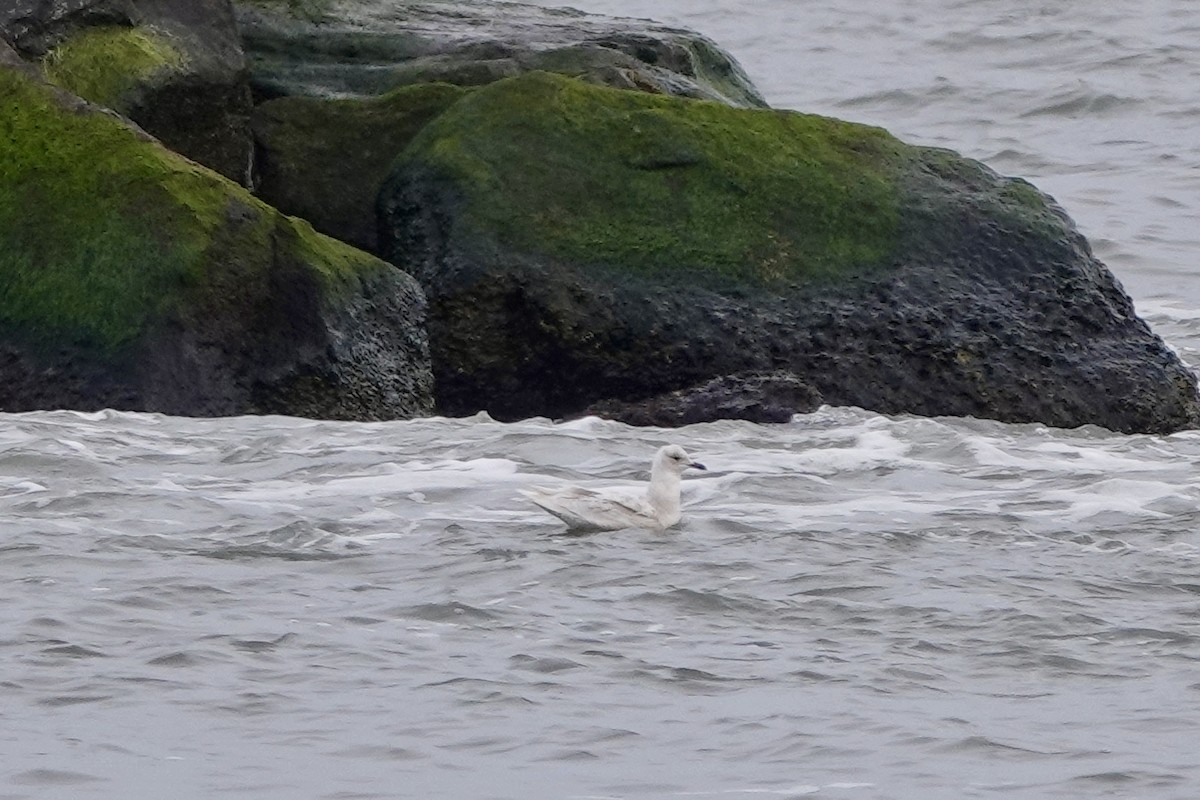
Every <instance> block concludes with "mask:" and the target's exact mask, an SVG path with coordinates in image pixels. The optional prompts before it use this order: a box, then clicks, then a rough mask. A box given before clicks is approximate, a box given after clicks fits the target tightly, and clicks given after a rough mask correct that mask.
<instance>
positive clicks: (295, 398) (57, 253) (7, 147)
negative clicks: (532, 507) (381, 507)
mask: <svg viewBox="0 0 1200 800" xmlns="http://www.w3.org/2000/svg"><path fill="white" fill-rule="evenodd" d="M0 98H2V99H0V242H3V243H4V246H3V248H0V369H2V370H3V374H4V381H3V389H2V390H0V409H3V410H5V411H16V410H26V409H33V408H47V407H71V408H101V407H105V406H111V407H116V408H125V409H135V410H151V411H162V412H167V413H177V414H198V415H211V414H239V413H252V412H275V413H293V414H305V415H312V416H327V417H335V418H356V419H377V418H393V417H402V416H412V415H415V414H420V413H424V412H426V411H427V410H428V408H429V400H430V397H429V364H428V352H427V343H426V342H425V339H424V333H423V330H422V321H423V318H422V315H423V312H424V300H423V297H422V295H421V292H420V290H419V289H418V288H417V287H416V286H415V284H413V282H412V281H411V280H409V279H407V278H406V277H404V276H403V275H401V274H400V273H398V272H397V271H396V270H395V269H394V268H392V267H391V266H389V265H388V264H385V263H384V262H381V261H379V260H378V259H375V258H374V257H372V256H369V255H367V254H366V253H363V252H361V251H358V250H355V249H353V248H351V247H349V246H347V245H344V244H341V243H340V242H337V241H334V240H332V239H329V238H327V237H324V236H322V235H320V234H318V233H316V232H315V231H313V230H312V228H311V227H310V226H309V225H308V224H307V223H306V222H303V221H301V220H298V219H294V218H289V217H285V216H283V215H281V214H280V213H278V212H277V211H275V210H274V209H272V208H271V207H269V206H267V205H265V204H264V203H262V202H261V201H259V200H257V199H255V198H254V197H252V196H251V195H249V193H247V192H246V191H245V190H243V189H240V188H239V187H237V186H236V185H235V184H233V183H231V182H230V181H228V180H226V179H224V178H222V177H221V176H219V175H217V174H216V173H214V172H212V171H210V170H208V169H206V168H204V167H201V166H199V165H197V164H195V163H194V162H191V161H189V160H187V159H185V158H182V157H180V156H178V155H176V154H174V153H172V152H170V151H168V150H166V149H164V148H163V147H162V146H160V145H159V144H158V143H156V142H155V141H154V140H152V139H150V138H149V137H147V136H145V135H144V134H142V133H141V132H140V131H138V130H137V129H136V128H133V127H132V126H130V125H128V124H126V123H125V122H123V121H122V120H120V119H119V118H117V117H116V116H114V115H112V114H109V113H105V112H103V111H102V110H101V109H99V108H97V107H94V106H88V105H86V104H84V103H82V102H81V101H79V100H76V99H73V98H71V97H70V96H68V95H65V94H63V93H61V92H58V91H56V90H54V89H52V88H51V87H49V86H46V85H44V84H42V83H40V82H39V81H38V80H37V79H36V77H35V76H34V75H33V74H31V73H30V72H29V71H28V70H27V69H25V68H22V66H21V65H20V63H19V62H18V61H17V59H16V58H15V56H14V55H13V54H12V53H11V51H9V52H8V54H7V55H5V54H4V53H3V52H0Z"/></svg>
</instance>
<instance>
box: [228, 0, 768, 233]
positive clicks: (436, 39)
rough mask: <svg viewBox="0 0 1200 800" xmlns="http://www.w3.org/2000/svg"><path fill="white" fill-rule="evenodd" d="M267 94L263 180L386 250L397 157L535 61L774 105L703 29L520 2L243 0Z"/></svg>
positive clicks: (242, 16)
mask: <svg viewBox="0 0 1200 800" xmlns="http://www.w3.org/2000/svg"><path fill="white" fill-rule="evenodd" d="M238 21H239V24H240V26H241V30H242V33H243V35H244V36H245V39H246V47H247V51H248V53H249V55H250V58H251V61H252V64H253V84H254V87H255V90H256V94H257V95H258V97H259V100H260V102H259V104H258V105H257V106H256V108H255V112H254V121H253V129H254V135H255V141H256V145H257V151H256V152H257V163H256V176H255V189H256V192H257V193H258V195H259V196H260V197H262V198H263V199H264V200H266V201H267V202H268V203H270V204H272V205H274V206H275V207H276V208H279V209H280V210H282V211H284V212H285V213H288V214H295V215H298V216H302V217H304V218H305V219H307V220H309V221H310V222H312V223H313V225H314V226H315V227H316V228H317V230H319V231H321V232H323V233H326V234H329V235H330V236H334V237H336V238H338V239H341V240H342V241H345V242H350V243H351V244H354V245H355V246H357V247H362V248H364V249H366V250H368V251H370V252H376V253H377V252H378V242H377V236H376V232H377V228H378V223H377V220H376V218H375V207H376V203H377V200H378V193H379V188H380V186H381V184H382V183H383V180H384V178H385V177H386V176H387V173H388V171H389V169H390V168H391V164H392V162H393V161H394V160H395V159H396V157H397V156H398V155H399V154H400V153H401V152H402V151H403V150H404V148H405V147H406V146H407V145H408V142H409V141H410V140H411V139H412V137H413V136H415V135H416V133H417V132H418V131H419V130H420V129H421V127H422V126H424V125H425V123H427V122H428V121H429V120H430V119H432V118H433V117H435V116H437V115H438V114H439V113H441V112H442V111H443V110H445V109H446V108H448V107H449V106H450V105H451V104H452V103H454V102H455V101H457V100H458V99H459V98H460V97H461V96H462V95H463V94H464V93H465V90H464V89H463V88H460V87H470V86H476V85H481V84H485V83H489V82H491V81H494V80H499V79H501V78H504V77H508V76H512V75H517V74H521V73H523V72H528V71H530V70H534V69H545V70H550V71H556V72H561V73H564V74H568V75H573V76H577V77H581V78H583V79H585V80H589V81H593V82H596V83H602V84H607V85H614V86H620V87H624V88H633V89H641V90H644V91H650V92H659V93H667V94H677V95H682V96H688V97H704V98H710V99H715V100H719V101H721V102H725V103H729V104H733V105H763V101H762V98H761V97H760V96H759V94H758V92H757V90H756V89H755V88H754V86H753V85H752V84H751V83H750V81H749V79H748V78H747V77H746V76H745V74H744V73H743V72H742V70H741V68H740V67H739V66H738V65H737V62H736V61H734V60H733V58H732V57H730V56H729V55H728V54H726V53H724V52H722V51H721V50H720V49H719V48H718V47H717V46H716V45H714V44H713V43H712V42H710V41H709V40H707V39H705V38H704V37H702V36H699V35H697V34H694V33H690V32H687V31H680V30H675V29H672V28H666V27H663V26H660V25H656V24H653V23H650V22H648V21H646V20H620V19H612V18H609V17H600V16H594V15H590V14H583V13H580V12H577V11H573V10H570V9H545V8H539V7H536V6H528V5H522V4H518V3H500V4H494V3H482V4H481V3H465V2H434V3H429V2H394V1H393V0H387V1H386V2H385V1H384V0H340V1H339V2H326V1H318V0H306V2H294V1H293V0H286V1H285V0H278V1H276V0H256V1H255V2H249V1H248V0H239V2H238Z"/></svg>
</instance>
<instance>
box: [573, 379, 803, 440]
mask: <svg viewBox="0 0 1200 800" xmlns="http://www.w3.org/2000/svg"><path fill="white" fill-rule="evenodd" d="M820 406H821V396H820V395H819V394H818V393H817V391H816V390H815V389H813V388H812V387H811V386H809V385H808V384H807V383H804V382H803V381H801V380H800V379H799V378H797V377H796V376H795V375H793V374H791V373H789V372H772V373H768V374H766V375H726V376H724V377H721V378H714V379H713V380H711V381H708V382H706V383H704V384H702V385H700V386H694V387H692V388H690V389H680V390H679V391H675V392H669V393H667V394H663V395H659V396H658V397H652V398H650V399H649V400H641V401H630V402H621V401H619V400H606V401H604V402H600V403H596V404H595V405H593V406H590V407H589V408H588V409H587V410H586V411H584V412H583V413H584V415H587V416H597V417H604V418H605V419H612V420H616V421H618V422H624V423H625V424H626V425H639V426H656V427H660V428H678V427H680V426H682V425H694V424H696V423H698V422H716V421H718V420H722V419H739V420H744V421H747V422H759V423H781V422H790V421H791V419H792V417H794V416H795V415H797V414H807V413H809V412H810V411H816V410H817V409H818V408H820Z"/></svg>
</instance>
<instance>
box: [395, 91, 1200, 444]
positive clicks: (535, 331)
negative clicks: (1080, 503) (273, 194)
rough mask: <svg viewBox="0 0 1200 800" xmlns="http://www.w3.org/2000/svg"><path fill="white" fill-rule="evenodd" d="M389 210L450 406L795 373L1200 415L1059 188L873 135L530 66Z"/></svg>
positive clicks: (430, 138)
mask: <svg viewBox="0 0 1200 800" xmlns="http://www.w3.org/2000/svg"><path fill="white" fill-rule="evenodd" d="M380 209H381V213H382V218H383V223H384V224H383V225H382V227H381V229H380V230H381V234H380V235H381V246H382V248H383V254H384V256H385V258H388V259H389V260H391V261H392V262H393V263H396V264H398V265H401V266H403V267H404V268H406V269H408V270H409V271H411V272H412V274H413V275H415V276H416V277H417V278H418V279H419V280H420V281H421V282H422V284H423V285H424V287H425V289H426V292H427V294H428V296H429V298H430V337H431V347H432V353H433V362H434V369H435V375H436V380H437V387H438V402H439V405H440V407H441V410H442V411H443V412H445V413H451V414H459V413H472V412H474V411H477V410H479V409H486V410H488V411H489V412H490V413H492V414H493V415H494V416H497V417H498V418H503V419H513V418H519V417H524V416H531V415H547V416H555V417H558V416H568V415H571V414H574V413H578V412H579V411H581V410H582V409H584V408H587V407H588V406H590V405H592V404H593V403H596V402H598V401H602V400H605V399H609V398H613V399H617V400H621V401H636V400H641V399H645V398H650V397H654V396H656V395H659V394H662V393H664V392H670V391H674V390H679V389H684V388H686V387H690V386H695V385H698V384H701V383H703V382H705V381H707V380H709V379H712V378H716V377H721V376H725V375H735V374H743V373H755V372H757V373H764V372H770V371H772V370H786V371H788V372H791V373H794V374H795V375H796V376H797V378H798V380H800V381H802V382H804V383H806V384H808V385H810V386H811V387H813V388H814V389H815V390H816V391H817V392H818V393H819V394H820V395H821V396H822V397H824V398H825V400H826V401H827V402H830V403H833V404H838V405H843V404H844V405H857V406H862V407H865V408H871V409H875V410H878V411H881V412H885V413H905V412H907V413H916V414H924V415H939V414H947V415H962V416H966V415H969V416H978V417H990V418H994V419H1001V420H1005V421H1041V422H1045V423H1048V424H1052V425H1059V426H1064V427H1073V426H1076V425H1082V424H1087V423H1094V424H1099V425H1103V426H1106V427H1109V428H1112V429H1114V430H1121V431H1169V430H1178V429H1180V428H1186V427H1192V426H1195V425H1196V424H1197V422H1198V421H1200V406H1198V404H1197V399H1196V382H1195V379H1194V378H1193V376H1192V375H1191V373H1190V372H1189V371H1188V370H1187V369H1186V368H1185V367H1184V366H1183V365H1182V363H1181V362H1180V361H1179V359H1178V358H1177V357H1176V356H1175V355H1174V353H1173V352H1171V351H1170V350H1169V349H1168V348H1167V347H1165V345H1164V344H1163V343H1162V341H1161V340H1160V339H1158V337H1156V336H1154V335H1153V333H1152V332H1151V331H1150V330H1149V328H1148V327H1147V326H1146V325H1145V323H1144V322H1142V321H1141V320H1140V319H1138V318H1137V316H1136V314H1135V313H1134V310H1133V307H1132V303H1131V302H1130V300H1129V298H1128V296H1127V295H1125V293H1124V292H1123V291H1122V290H1121V288H1120V286H1119V284H1118V283H1117V282H1116V281H1115V279H1114V278H1113V277H1112V275H1111V274H1110V273H1109V272H1108V270H1107V269H1106V268H1105V267H1104V265H1103V264H1101V263H1100V262H1099V261H1097V260H1096V259H1095V258H1094V257H1093V256H1092V254H1091V252H1090V249H1089V248H1088V245H1087V242H1086V241H1085V240H1084V239H1083V237H1082V236H1080V235H1079V233H1078V231H1076V229H1075V228H1074V226H1073V225H1072V223H1071V222H1070V220H1069V219H1068V218H1067V217H1066V215H1065V214H1064V213H1063V212H1062V210H1061V209H1059V208H1058V207H1057V206H1056V205H1055V204H1054V203H1053V201H1051V200H1050V199H1049V198H1047V197H1046V196H1045V195H1043V194H1042V193H1041V192H1039V191H1038V190H1037V189H1036V188H1034V187H1032V186H1031V185H1030V184H1028V183H1026V182H1024V181H1019V180H1014V179H1009V178H1003V177H1001V176H998V175H996V174H995V173H994V172H992V171H991V170H989V169H988V168H987V167H985V166H984V165H982V164H979V163H978V162H975V161H971V160H969V159H964V158H962V157H961V156H959V155H957V154H955V153H952V152H950V151H946V150H938V149H930V148H919V147H914V146H911V145H906V144H904V143H902V142H900V141H898V140H896V139H895V138H893V137H891V136H890V135H888V134H887V133H886V132H884V131H881V130H879V129H877V128H871V127H867V126H861V125H853V124H849V123H845V122H841V121H837V120H831V119H826V118H822V117H814V116H811V115H803V114H797V113H793V112H776V111H767V110H746V109H736V108H731V107H728V106H724V105H721V104H716V103H709V102H702V101H694V100H685V99H679V98H672V97H662V96H654V95H648V94H644V93H639V92H628V91H620V90H614V89H609V88H606V87H599V86H594V85H589V84H586V83H583V82H580V81H576V80H572V79H569V78H565V77H563V76H559V75H551V74H545V73H541V74H539V73H531V74H527V75H522V76H519V77H516V78H511V79H507V80H504V81H499V82H496V83H493V84H490V85H488V86H485V87H482V88H479V89H477V90H475V91H474V92H472V93H471V94H469V95H467V96H464V98H463V99H462V100H460V101H459V102H458V103H456V104H455V105H454V106H452V107H451V108H449V109H448V110H447V111H445V112H444V113H443V114H441V115H440V116H438V117H437V118H436V119H434V120H433V121H432V122H430V123H429V124H428V125H427V126H426V127H425V128H424V129H423V130H422V132H421V133H420V134H419V135H418V136H417V137H416V139H414V140H413V142H412V144H411V145H410V146H409V148H408V149H407V150H406V151H405V152H404V153H403V154H402V156H401V157H400V159H399V160H398V162H397V165H396V169H395V171H394V173H393V174H392V176H391V177H390V178H389V179H388V181H387V182H386V183H385V185H384V187H383V190H382V192H381V204H380Z"/></svg>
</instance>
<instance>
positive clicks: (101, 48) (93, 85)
mask: <svg viewBox="0 0 1200 800" xmlns="http://www.w3.org/2000/svg"><path fill="white" fill-rule="evenodd" d="M42 63H43V65H44V67H45V70H46V77H47V78H49V79H50V81H51V82H52V83H54V84H55V85H57V86H61V87H62V88H63V89H66V90H67V91H69V92H71V93H73V94H77V95H79V96H80V97H82V98H83V99H84V100H88V101H90V102H92V103H96V104H98V105H102V106H108V107H109V108H121V107H122V96H123V95H124V94H125V93H127V92H129V91H131V90H133V89H136V88H137V87H139V86H140V85H142V84H143V83H144V82H146V81H147V80H149V79H151V78H153V77H156V73H162V72H175V73H178V72H180V70H181V68H182V67H183V65H184V56H183V54H182V53H181V52H180V51H179V49H178V48H177V47H176V46H175V45H174V44H172V43H171V40H170V39H169V38H167V37H166V36H164V35H163V34H161V33H158V32H157V31H154V30H150V29H144V28H127V27H121V26H116V25H108V26H101V27H95V28H83V29H81V30H79V31H77V32H76V33H74V34H73V35H72V36H71V37H70V38H68V39H67V40H65V41H63V42H61V43H60V44H58V45H57V46H56V47H55V48H54V49H53V50H51V51H50V52H49V53H48V54H47V55H46V58H45V59H44V61H43V62H42Z"/></svg>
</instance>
